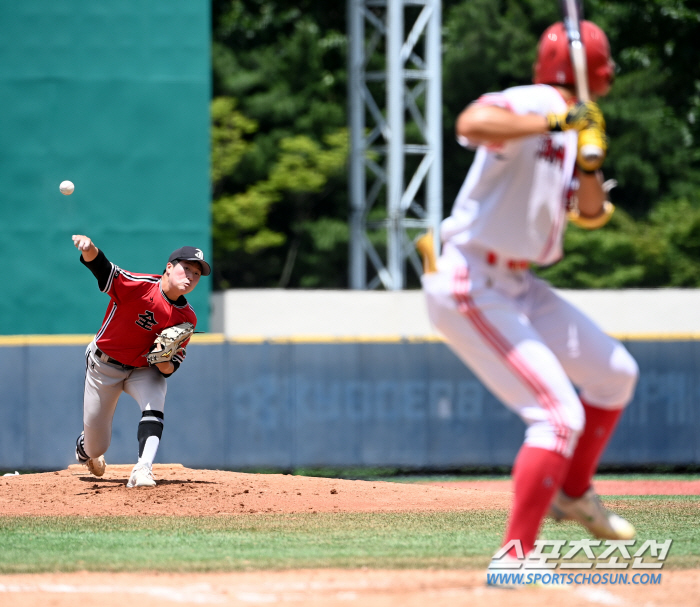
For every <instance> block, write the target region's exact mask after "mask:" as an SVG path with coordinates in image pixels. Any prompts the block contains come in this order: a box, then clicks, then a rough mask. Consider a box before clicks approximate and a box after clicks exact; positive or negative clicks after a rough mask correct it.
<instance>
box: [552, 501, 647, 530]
mask: <svg viewBox="0 0 700 607" xmlns="http://www.w3.org/2000/svg"><path fill="white" fill-rule="evenodd" d="M549 514H550V516H551V517H552V518H554V520H557V521H576V522H578V523H580V524H581V525H583V526H584V527H585V528H586V529H588V531H590V532H591V533H592V534H593V535H594V536H595V537H597V538H599V539H603V540H631V539H634V537H635V536H636V535H637V532H636V531H635V529H634V527H633V526H632V524H631V523H629V522H628V521H626V520H625V519H623V518H622V517H621V516H618V515H617V514H615V513H614V512H610V511H609V510H606V509H605V506H603V504H602V502H601V501H600V498H599V497H598V496H597V495H596V493H595V491H593V489H592V488H591V489H589V490H588V491H586V493H584V494H583V495H582V496H581V497H579V498H576V499H574V498H571V497H568V496H566V495H565V494H564V493H563V492H562V491H559V492H558V493H557V495H556V497H555V498H554V500H553V501H552V504H551V506H550V507H549Z"/></svg>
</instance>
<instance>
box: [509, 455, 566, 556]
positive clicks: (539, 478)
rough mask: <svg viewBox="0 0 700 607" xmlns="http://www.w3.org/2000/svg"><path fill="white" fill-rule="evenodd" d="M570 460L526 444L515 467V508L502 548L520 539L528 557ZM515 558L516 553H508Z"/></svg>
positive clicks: (516, 459)
mask: <svg viewBox="0 0 700 607" xmlns="http://www.w3.org/2000/svg"><path fill="white" fill-rule="evenodd" d="M568 467H569V460H568V459H566V458H565V457H564V456H563V455H561V454H560V453H555V452H554V451H548V450H547V449H541V448H539V447H530V446H528V445H523V446H522V447H521V448H520V452H519V453H518V457H516V458H515V464H514V465H513V489H514V496H513V508H512V510H511V513H510V519H509V521H508V529H507V530H506V537H505V540H504V542H503V545H505V544H507V543H508V542H509V541H511V540H520V542H521V544H522V547H523V552H524V554H526V555H527V553H528V552H530V551H531V550H532V549H533V548H534V547H535V540H536V539H537V534H538V533H539V531H540V526H541V525H542V519H543V518H544V515H545V514H546V513H547V510H548V509H549V504H550V503H551V501H552V498H553V497H554V492H555V491H557V490H558V489H559V487H560V486H561V483H562V480H563V479H564V477H565V476H566V471H567V470H568ZM508 553H509V554H510V555H511V556H516V554H515V550H514V549H511V550H509V551H508Z"/></svg>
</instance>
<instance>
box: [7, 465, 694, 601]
mask: <svg viewBox="0 0 700 607" xmlns="http://www.w3.org/2000/svg"><path fill="white" fill-rule="evenodd" d="M130 470H131V467H130V466H108V467H107V472H106V473H105V476H104V477H102V478H99V479H98V478H95V477H92V476H90V475H89V474H87V472H86V470H85V468H83V467H80V466H71V467H69V468H68V469H67V470H61V471H58V472H48V473H42V474H29V475H20V476H11V477H0V514H1V515H3V516H27V515H29V516H32V515H36V516H38V515H46V514H47V513H50V514H51V515H77V516H85V515H86V514H89V515H93V516H98V515H102V516H108V515H121V516H125V515H143V514H146V513H148V514H151V515H178V516H187V515H189V516H202V515H207V516H216V515H232V514H240V515H242V516H246V515H251V514H258V513H296V512H407V511H447V510H479V509H494V508H497V509H505V508H508V507H509V505H510V501H511V493H510V484H509V482H507V481H496V482H493V481H476V482H474V483H440V484H401V483H390V482H379V481H352V480H337V479H328V478H311V477H301V476H292V475H284V474H244V473H237V472H224V471H216V470H192V469H189V468H184V467H182V466H180V465H176V464H175V465H155V466H154V474H155V477H156V479H157V481H158V486H157V487H155V488H153V489H127V488H126V486H125V484H126V481H127V479H128V476H129V472H130ZM669 483H670V484H665V483H664V484H662V483H660V482H659V481H654V482H652V483H651V484H650V483H645V482H642V481H614V482H613V481H601V482H599V483H598V484H597V489H598V491H599V492H600V493H601V494H604V495H605V494H616V495H644V494H655V495H668V494H676V495H679V494H680V495H683V494H697V493H700V486H699V485H700V481H670V482H669ZM484 582H485V575H484V572H482V571H431V570H420V571H378V570H330V569H321V570H298V571H282V572H243V573H226V574H221V573H216V574H153V573H149V574H148V575H145V574H126V573H125V574H104V573H88V572H79V573H70V574H39V575H5V576H0V604H1V605H3V607H14V606H20V605H21V606H22V607H38V606H39V605H41V606H43V605H52V606H56V607H64V606H65V607H68V606H71V607H72V606H74V605H75V604H81V605H100V606H105V607H110V606H112V605H114V606H115V607H116V606H117V605H119V606H121V605H123V604H124V603H125V602H126V601H128V602H129V605H130V607H145V606H146V605H148V607H159V606H161V605H174V604H180V605H183V604H184V605H189V604H192V605H194V604H197V605H208V604H212V605H236V606H238V605H240V606H244V605H245V606H249V605H256V604H266V605H287V604H288V605H300V606H306V605H308V606H314V607H326V606H329V607H335V606H336V605H337V606H340V605H343V606H347V605H361V606H362V607H414V606H415V607H419V606H420V607H426V606H430V607H433V606H436V607H442V606H445V607H447V606H449V607H455V606H457V607H459V606H462V605H464V606H466V605H470V606H474V607H498V606H500V605H508V606H509V607H513V606H523V607H530V606H532V607H541V605H542V603H543V602H544V601H550V602H553V603H554V604H565V605H566V606H567V607H579V606H590V605H620V606H625V605H629V606H640V605H644V606H645V607H652V606H656V605H658V606H661V605H675V606H682V607H684V606H690V605H697V604H698V598H697V597H698V596H700V575H699V572H697V571H664V572H663V583H662V584H661V585H659V586H641V585H640V586H635V585H627V586H593V585H586V586H576V587H574V586H569V587H566V588H565V589H551V588H527V589H523V590H517V591H509V590H498V589H493V588H488V587H486V586H485V584H484Z"/></svg>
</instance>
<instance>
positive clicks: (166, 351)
mask: <svg viewBox="0 0 700 607" xmlns="http://www.w3.org/2000/svg"><path fill="white" fill-rule="evenodd" d="M193 333H194V325H193V324H192V323H190V322H183V323H180V324H179V325H173V326H172V327H167V328H165V329H163V330H162V331H161V332H160V335H158V337H156V340H155V341H154V342H153V345H152V346H151V349H150V351H149V352H148V354H147V355H146V359H147V360H148V364H149V365H156V364H158V363H165V362H168V361H169V360H171V359H172V357H173V356H175V354H176V353H177V350H178V348H180V346H181V345H182V344H183V343H185V342H186V341H187V340H188V339H189V338H190V337H192V334H193Z"/></svg>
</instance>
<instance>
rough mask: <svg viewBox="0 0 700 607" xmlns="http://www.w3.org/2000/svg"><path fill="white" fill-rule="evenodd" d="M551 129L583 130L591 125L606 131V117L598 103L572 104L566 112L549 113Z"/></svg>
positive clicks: (548, 120) (548, 118)
mask: <svg viewBox="0 0 700 607" xmlns="http://www.w3.org/2000/svg"><path fill="white" fill-rule="evenodd" d="M547 122H548V123H549V130H550V131H570V130H572V129H574V130H576V131H583V130H584V129H588V128H591V127H597V128H599V129H600V130H601V131H602V132H603V133H604V132H605V118H603V113H602V112H601V111H600V108H599V107H598V104H597V103H594V102H593V101H586V102H585V103H582V102H578V103H576V104H574V105H572V106H571V107H570V108H569V110H568V111H567V112H566V113H565V114H547Z"/></svg>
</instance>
